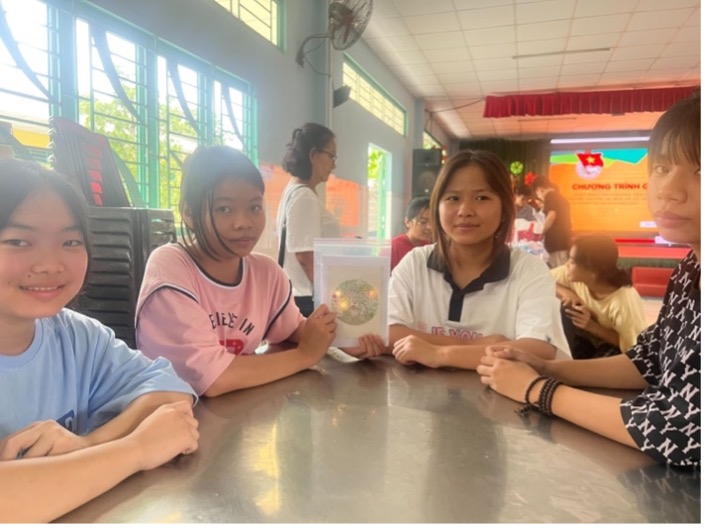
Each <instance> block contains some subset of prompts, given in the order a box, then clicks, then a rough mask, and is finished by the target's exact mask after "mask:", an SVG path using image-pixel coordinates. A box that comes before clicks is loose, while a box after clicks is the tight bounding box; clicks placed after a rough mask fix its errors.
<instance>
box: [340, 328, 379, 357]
mask: <svg viewBox="0 0 705 528" xmlns="http://www.w3.org/2000/svg"><path fill="white" fill-rule="evenodd" d="M386 349H387V347H386V346H385V344H384V341H382V338H381V337H380V336H378V335H372V334H365V335H364V336H362V337H360V342H359V344H358V346H356V347H345V348H341V350H342V351H343V352H345V353H346V354H350V355H351V356H353V357H356V358H359V359H369V358H373V357H377V356H381V355H382V354H384V351H385V350H386Z"/></svg>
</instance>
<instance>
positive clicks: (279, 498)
mask: <svg viewBox="0 0 705 528" xmlns="http://www.w3.org/2000/svg"><path fill="white" fill-rule="evenodd" d="M622 396H624V394H623V395H622ZM518 406H519V405H518V404H516V403H514V402H511V401H510V400H507V399H506V398H503V397H502V396H499V395H497V394H496V393H494V392H492V391H490V390H489V389H486V388H485V387H484V386H483V385H482V384H481V383H480V380H479V377H478V376H477V374H475V373H474V372H467V371H459V370H432V369H427V368H424V367H420V366H414V367H405V366H403V365H400V364H398V363H397V362H396V361H395V360H394V359H393V358H382V359H376V360H372V361H360V362H354V363H342V362H339V361H336V360H335V359H333V358H330V357H327V358H325V359H324V360H323V361H322V362H321V363H320V364H319V365H318V366H317V367H316V368H315V369H313V370H309V371H306V372H302V373H300V374H297V375H295V376H292V377H290V378H287V379H284V380H281V381H278V382H275V383H271V384H269V385H265V386H262V387H257V388H253V389H247V390H243V391H239V392H237V393H233V394H229V395H225V396H221V397H218V398H214V399H210V400H208V399H204V400H202V401H201V402H200V403H199V404H198V406H197V408H196V416H197V418H198V419H199V421H200V431H201V443H200V449H199V451H198V452H197V453H196V454H194V455H191V456H186V457H181V458H179V459H177V460H175V461H173V462H171V463H170V464H168V465H166V466H164V467H162V468H159V469H156V470H153V471H149V472H145V473H141V474H138V475H135V476H133V477H131V478H129V479H128V480H126V481H124V482H123V483H121V484H120V485H118V486H117V487H116V488H114V489H113V490H111V491H109V492H108V493H107V494H105V495H103V496H101V497H99V498H97V499H95V500H94V501H92V502H90V503H88V504H87V505H85V506H83V507H82V508H79V509H78V510H75V511H74V512H72V513H70V514H68V515H66V516H64V517H63V518H62V519H61V521H62V522H101V523H118V522H131V523H134V522H145V523H162V522H176V523H191V522H212V523H216V522H291V523H293V522H620V523H621V522H699V521H700V473H699V471H697V472H693V471H692V470H688V471H678V470H673V469H670V468H667V467H664V466H660V465H658V464H656V463H655V462H653V461H652V460H651V459H650V458H648V457H647V456H645V455H643V454H642V453H640V452H638V451H636V450H633V449H631V448H628V447H625V446H621V445H619V444H617V443H614V442H612V441H610V440H606V439H603V438H601V437H599V436H597V435H594V434H592V433H589V432H587V431H585V430H582V429H580V428H578V427H576V426H573V425H572V424H569V423H567V422H565V421H562V420H559V419H549V418H546V417H541V416H539V415H537V414H536V413H532V414H531V415H530V416H529V418H528V419H525V418H522V417H520V416H519V415H517V414H516V413H515V412H514V411H515V409H516V408H517V407H518Z"/></svg>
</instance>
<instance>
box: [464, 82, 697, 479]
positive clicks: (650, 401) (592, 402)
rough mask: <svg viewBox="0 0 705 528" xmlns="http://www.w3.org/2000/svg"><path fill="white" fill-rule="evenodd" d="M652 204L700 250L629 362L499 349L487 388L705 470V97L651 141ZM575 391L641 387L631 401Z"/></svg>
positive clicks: (669, 114) (681, 239) (485, 369)
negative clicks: (704, 111) (703, 452)
mask: <svg viewBox="0 0 705 528" xmlns="http://www.w3.org/2000/svg"><path fill="white" fill-rule="evenodd" d="M648 205H649V210H650V211H651V214H652V216H653V217H654V220H655V222H656V225H657V227H658V230H659V233H660V234H661V236H662V237H664V238H665V239H666V240H669V241H671V242H675V243H679V244H688V245H689V246H690V247H691V249H692V251H691V252H690V253H689V254H688V255H687V256H686V257H685V258H684V259H683V260H682V261H681V262H680V263H679V265H678V266H677V267H676V269H675V271H674V272H673V275H672V276H671V279H670V281H669V284H668V289H667V291H666V295H665V297H664V303H663V307H662V309H661V312H660V313H659V316H658V319H657V321H656V323H654V324H653V325H652V326H650V327H649V328H647V329H646V330H644V332H642V333H641V335H640V336H639V338H638V340H637V343H636V345H635V346H634V347H633V348H632V349H631V350H629V351H628V352H627V353H626V354H620V355H619V356H614V357H608V358H600V359H591V360H582V361H571V360H567V361H546V360H542V359H539V358H537V357H536V356H533V355H531V354H529V353H527V352H525V351H522V350H517V349H507V348H497V347H489V348H488V349H487V355H486V356H484V357H483V359H482V364H481V365H480V366H479V367H478V368H477V372H478V373H479V374H480V376H481V379H482V382H483V383H485V384H487V385H489V386H490V387H492V388H493V389H494V390H496V391H497V392H499V393H500V394H503V395H505V396H508V397H509V398H512V399H514V400H517V401H523V402H526V403H527V407H526V409H529V408H531V407H538V408H539V409H540V410H541V411H542V412H544V413H546V414H554V415H557V416H560V417H561V418H564V419H566V420H568V421H570V422H573V423H575V424H577V425H580V426H581V427H584V428H586V429H589V430H591V431H593V432H595V433H598V434H601V435H603V436H606V437H607V438H611V439H612V440H616V441H617V442H620V443H622V444H625V445H628V446H631V447H634V448H637V449H640V450H641V451H643V452H644V453H646V454H648V455H650V456H651V457H653V458H655V459H656V460H658V461H660V462H662V463H666V464H673V465H679V466H699V465H700V94H699V93H698V94H696V95H694V96H693V97H691V98H689V99H685V100H682V101H679V102H678V103H676V104H675V105H673V106H672V107H671V108H670V109H669V110H667V111H666V112H665V113H664V114H663V115H662V116H661V118H660V119H659V120H658V122H657V123H656V126H655V128H654V130H653V132H652V134H651V138H650V140H649V185H648ZM573 386H583V387H601V388H609V389H640V390H642V392H641V394H640V395H639V396H637V397H636V398H633V399H625V400H621V399H619V398H615V397H612V396H605V395H602V394H596V393H593V392H588V391H584V390H580V389H576V388H574V387H573Z"/></svg>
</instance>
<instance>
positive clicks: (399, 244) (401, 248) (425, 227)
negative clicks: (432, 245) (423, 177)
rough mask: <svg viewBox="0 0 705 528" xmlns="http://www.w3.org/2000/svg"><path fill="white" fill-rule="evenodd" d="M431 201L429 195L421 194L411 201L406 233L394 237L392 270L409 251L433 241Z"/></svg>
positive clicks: (407, 211)
mask: <svg viewBox="0 0 705 528" xmlns="http://www.w3.org/2000/svg"><path fill="white" fill-rule="evenodd" d="M430 203H431V200H430V198H428V197H427V196H419V197H417V198H414V199H413V200H411V201H410V202H409V205H408V206H407V208H406V215H404V225H405V226H406V233H402V234H401V235H399V236H396V237H394V238H393V239H392V258H391V262H390V270H391V271H393V270H394V268H396V266H397V264H399V261H400V260H401V259H402V257H403V256H404V255H406V254H407V253H408V252H409V251H411V250H412V249H414V248H415V247H418V246H424V245H426V244H428V243H429V242H430V241H431V217H430V214H431V213H430V211H429V204H430Z"/></svg>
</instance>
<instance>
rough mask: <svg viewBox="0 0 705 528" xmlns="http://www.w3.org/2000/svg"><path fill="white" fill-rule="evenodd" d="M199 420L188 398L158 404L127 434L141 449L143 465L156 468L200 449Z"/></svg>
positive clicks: (147, 467) (126, 438) (130, 440)
mask: <svg viewBox="0 0 705 528" xmlns="http://www.w3.org/2000/svg"><path fill="white" fill-rule="evenodd" d="M198 436H199V434H198V421H196V419H195V418H194V417H193V410H192V409H191V404H189V403H188V402H185V401H180V402H175V403H167V404H164V405H161V406H159V407H157V408H156V409H155V410H154V412H153V413H152V414H150V415H149V416H147V418H145V419H144V420H143V421H142V423H141V424H140V425H138V426H137V427H136V428H135V430H134V431H132V432H131V433H130V434H129V435H127V436H126V437H125V440H127V441H129V442H133V443H134V445H135V447H136V448H137V449H139V451H140V468H141V469H143V470H147V469H154V468H156V467H158V466H161V465H162V464H164V463H166V462H168V461H169V460H171V459H172V458H174V457H176V456H177V455H188V454H189V453H193V452H194V451H195V450H196V449H198Z"/></svg>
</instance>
